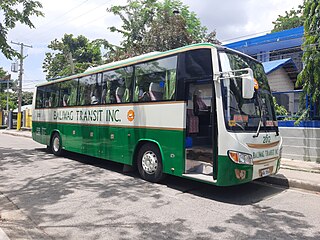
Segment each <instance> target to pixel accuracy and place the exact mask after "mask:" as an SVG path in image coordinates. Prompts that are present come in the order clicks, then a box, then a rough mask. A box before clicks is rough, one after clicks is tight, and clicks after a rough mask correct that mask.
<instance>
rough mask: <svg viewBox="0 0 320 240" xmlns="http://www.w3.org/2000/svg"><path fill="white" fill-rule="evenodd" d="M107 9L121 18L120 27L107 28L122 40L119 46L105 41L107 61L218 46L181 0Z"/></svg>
mask: <svg viewBox="0 0 320 240" xmlns="http://www.w3.org/2000/svg"><path fill="white" fill-rule="evenodd" d="M107 10H108V11H109V12H111V13H113V14H115V15H117V16H119V17H120V18H121V20H122V26H121V27H120V28H116V27H110V28H109V29H110V30H111V31H112V32H119V33H121V34H122V37H123V41H122V42H121V44H120V46H114V45H111V44H109V43H108V42H105V46H106V47H107V50H109V53H108V56H107V57H108V58H109V61H114V60H119V59H123V58H127V57H132V56H135V55H140V54H143V53H147V52H150V51H165V50H169V49H173V48H177V47H181V46H184V45H188V44H190V43H197V42H202V41H205V40H209V41H210V42H215V43H218V41H215V40H216V39H215V32H214V31H213V32H211V33H209V34H208V33H207V28H206V27H204V26H202V25H201V22H200V20H199V19H198V18H197V16H196V14H195V13H194V12H191V11H190V10H189V7H188V6H186V5H183V4H182V2H181V1H180V0H164V1H156V0H128V1H127V5H125V6H113V7H111V8H109V9H107Z"/></svg>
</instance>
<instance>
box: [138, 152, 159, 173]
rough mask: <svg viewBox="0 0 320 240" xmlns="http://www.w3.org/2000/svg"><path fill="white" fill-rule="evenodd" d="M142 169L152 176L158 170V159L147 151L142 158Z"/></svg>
mask: <svg viewBox="0 0 320 240" xmlns="http://www.w3.org/2000/svg"><path fill="white" fill-rule="evenodd" d="M142 168H143V170H144V171H145V172H146V173H148V174H153V173H155V172H156V171H157V168H158V158H157V156H156V154H155V153H154V152H152V151H147V152H145V153H144V154H143V156H142Z"/></svg>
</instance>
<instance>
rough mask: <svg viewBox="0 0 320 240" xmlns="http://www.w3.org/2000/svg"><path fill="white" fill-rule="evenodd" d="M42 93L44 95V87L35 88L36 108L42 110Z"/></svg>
mask: <svg viewBox="0 0 320 240" xmlns="http://www.w3.org/2000/svg"><path fill="white" fill-rule="evenodd" d="M44 93H45V87H38V88H37V95H36V108H42V107H44V105H45V104H44V102H45V100H44Z"/></svg>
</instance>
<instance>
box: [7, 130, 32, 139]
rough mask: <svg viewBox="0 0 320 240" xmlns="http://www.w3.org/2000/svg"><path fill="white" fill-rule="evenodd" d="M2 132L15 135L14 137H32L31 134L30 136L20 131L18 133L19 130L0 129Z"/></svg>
mask: <svg viewBox="0 0 320 240" xmlns="http://www.w3.org/2000/svg"><path fill="white" fill-rule="evenodd" d="M2 133H3V134H7V135H12V136H16V137H26V138H32V136H31V135H27V134H21V133H19V132H11V131H2Z"/></svg>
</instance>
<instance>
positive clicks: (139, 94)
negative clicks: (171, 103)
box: [134, 56, 177, 102]
mask: <svg viewBox="0 0 320 240" xmlns="http://www.w3.org/2000/svg"><path fill="white" fill-rule="evenodd" d="M176 68H177V56H173V57H168V58H164V59H159V60H156V61H151V62H147V63H142V64H138V65H136V69H135V91H134V101H135V102H148V101H161V100H172V99H174V97H175V90H176Z"/></svg>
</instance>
